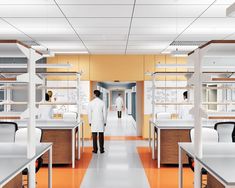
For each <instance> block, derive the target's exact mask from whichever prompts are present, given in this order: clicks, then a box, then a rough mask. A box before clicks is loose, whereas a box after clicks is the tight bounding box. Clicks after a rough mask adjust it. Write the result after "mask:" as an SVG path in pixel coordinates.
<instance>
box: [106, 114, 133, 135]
mask: <svg viewBox="0 0 235 188" xmlns="http://www.w3.org/2000/svg"><path fill="white" fill-rule="evenodd" d="M136 134H137V133H136V122H135V120H134V119H133V117H132V116H131V115H127V114H126V112H125V111H123V112H122V118H121V119H118V118H117V112H116V111H109V112H108V117H107V125H106V130H105V136H137V135H136Z"/></svg>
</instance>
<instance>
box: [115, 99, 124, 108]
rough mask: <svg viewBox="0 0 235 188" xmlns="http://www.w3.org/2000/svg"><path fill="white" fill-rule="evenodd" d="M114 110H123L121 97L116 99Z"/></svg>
mask: <svg viewBox="0 0 235 188" xmlns="http://www.w3.org/2000/svg"><path fill="white" fill-rule="evenodd" d="M115 103H116V108H117V111H122V108H123V99H122V97H120V96H118V97H117V98H116V102H115Z"/></svg>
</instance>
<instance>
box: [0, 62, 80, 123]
mask: <svg viewBox="0 0 235 188" xmlns="http://www.w3.org/2000/svg"><path fill="white" fill-rule="evenodd" d="M12 67H13V66H12ZM44 67H46V66H44ZM50 67H51V66H50ZM53 67H55V66H53ZM61 68H63V66H62V67H61ZM0 74H2V75H4V76H5V77H6V78H4V79H3V80H4V81H3V82H1V80H0V83H2V84H4V85H3V86H1V89H4V90H25V89H27V85H25V83H27V82H22V81H21V82H17V81H13V80H15V78H18V77H20V76H21V75H25V74H26V73H17V72H14V73H4V72H2V73H0ZM13 75H14V77H13ZM7 76H9V77H7ZM36 76H37V78H38V79H40V78H42V79H43V80H46V79H47V77H49V76H59V77H68V76H74V77H75V80H74V81H76V83H77V84H76V86H74V87H69V86H47V85H46V83H47V82H46V81H44V83H43V81H42V79H40V80H41V81H40V83H41V85H37V86H36V89H40V90H42V93H43V94H42V95H43V96H42V97H43V98H42V101H40V102H35V104H36V105H53V106H56V105H65V106H68V105H76V106H77V114H78V121H80V104H81V100H80V76H81V73H80V72H40V73H36ZM12 77H13V78H12ZM65 79H66V78H65ZM53 80H55V79H53ZM6 81H7V82H6ZM58 81H60V79H58ZM6 83H7V84H6ZM15 83H20V85H17V86H12V85H11V84H15ZM37 84H38V83H37ZM47 89H48V90H57V89H58V90H61V89H62V90H76V91H77V92H76V93H77V100H76V101H73V102H66V101H62V102H60V101H56V102H45V100H44V94H45V90H47ZM26 104H28V103H27V102H26V101H25V102H16V101H11V100H8V101H1V102H0V105H6V106H11V105H26ZM10 114H11V112H8V114H7V119H10V117H11V116H10ZM13 114H14V115H13V116H12V118H13V119H21V118H25V116H21V112H18V116H16V114H17V113H15V112H14V113H13ZM24 115H25V114H24ZM1 117H3V118H5V117H6V112H3V113H1V112H0V118H1Z"/></svg>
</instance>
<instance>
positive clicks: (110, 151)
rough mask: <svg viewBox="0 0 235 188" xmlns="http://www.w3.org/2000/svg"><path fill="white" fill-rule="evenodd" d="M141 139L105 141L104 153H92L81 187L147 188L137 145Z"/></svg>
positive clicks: (139, 144)
mask: <svg viewBox="0 0 235 188" xmlns="http://www.w3.org/2000/svg"><path fill="white" fill-rule="evenodd" d="M145 143H146V142H143V141H106V143H105V150H106V153H105V154H94V155H93V157H92V160H91V162H90V165H89V167H88V169H87V171H86V174H85V177H84V179H83V181H82V184H81V188H91V187H95V188H120V187H122V188H133V187H135V188H148V187H149V183H148V180H147V177H146V175H145V171H144V169H143V166H142V163H141V160H140V158H139V155H138V152H137V149H136V148H137V146H146V144H145Z"/></svg>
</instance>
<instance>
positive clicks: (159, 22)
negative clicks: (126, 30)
mask: <svg viewBox="0 0 235 188" xmlns="http://www.w3.org/2000/svg"><path fill="white" fill-rule="evenodd" d="M193 20H194V18H133V20H132V27H143V28H146V27H148V28H151V27H153V28H162V27H167V28H169V27H170V28H177V27H186V26H188V25H189V24H190V23H191V22H192V21H193Z"/></svg>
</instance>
